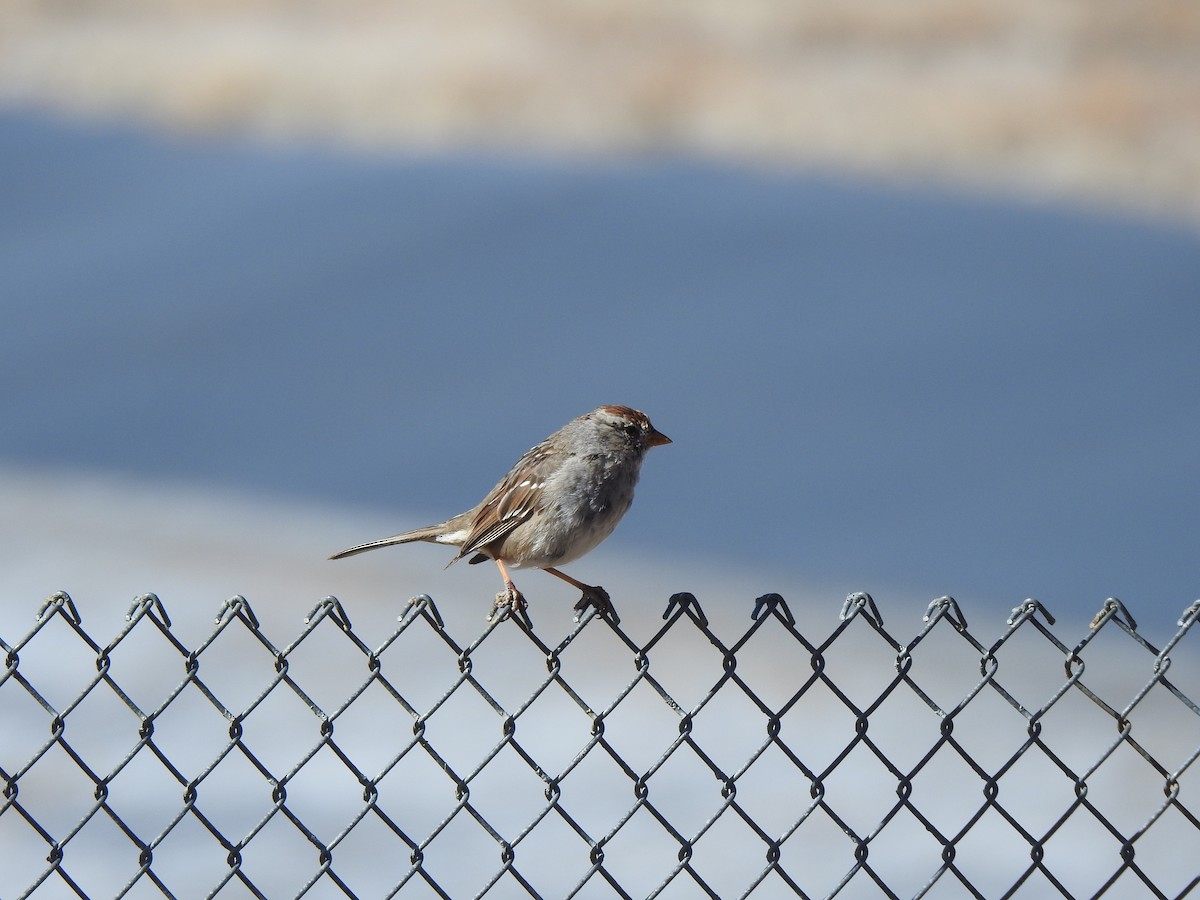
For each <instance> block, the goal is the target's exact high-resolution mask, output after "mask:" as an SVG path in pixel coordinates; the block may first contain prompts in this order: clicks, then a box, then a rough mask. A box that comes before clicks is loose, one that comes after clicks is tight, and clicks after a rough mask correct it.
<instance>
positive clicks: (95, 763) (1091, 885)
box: [0, 594, 1200, 900]
mask: <svg viewBox="0 0 1200 900" xmlns="http://www.w3.org/2000/svg"><path fill="white" fill-rule="evenodd" d="M1197 615H1200V601H1198V602H1197V604H1194V605H1193V606H1191V607H1190V608H1188V609H1187V610H1186V611H1185V612H1184V613H1183V616H1182V618H1181V619H1180V620H1179V622H1178V630H1177V631H1176V632H1175V633H1174V635H1173V636H1171V637H1170V639H1169V640H1168V641H1167V642H1166V644H1165V645H1164V646H1163V647H1162V648H1161V649H1160V648H1158V647H1155V646H1153V645H1152V644H1151V643H1150V642H1149V641H1148V640H1147V639H1146V638H1145V637H1144V636H1143V634H1142V633H1139V631H1138V628H1137V625H1136V623H1135V621H1134V619H1133V617H1132V616H1131V615H1130V613H1129V611H1128V610H1126V609H1125V608H1124V606H1122V604H1121V603H1120V602H1119V601H1117V600H1109V601H1108V602H1107V603H1106V604H1105V605H1104V607H1103V608H1102V609H1101V610H1100V612H1099V613H1098V614H1097V615H1096V617H1095V619H1094V620H1093V621H1092V622H1091V624H1090V627H1089V628H1087V629H1086V632H1085V633H1084V634H1083V635H1082V637H1079V638H1078V639H1074V640H1072V641H1068V642H1064V641H1063V640H1062V639H1060V638H1059V637H1057V636H1056V635H1055V633H1054V631H1053V627H1054V625H1055V621H1054V618H1053V617H1052V616H1051V615H1050V613H1049V612H1048V611H1047V610H1046V609H1045V608H1044V607H1043V606H1042V605H1041V604H1039V603H1037V602H1036V601H1032V600H1030V601H1026V602H1025V603H1024V604H1022V605H1021V606H1019V607H1017V608H1016V609H1015V610H1013V612H1012V615H1011V617H1010V618H1009V619H1008V621H1007V623H1006V625H1005V626H1004V627H1003V628H1001V629H999V631H1000V633H999V634H998V635H997V636H995V637H993V638H991V639H980V638H978V637H977V636H976V634H975V633H973V632H972V631H971V630H970V629H969V628H968V625H967V622H966V619H965V618H964V616H963V614H962V611H961V610H960V609H959V607H958V604H957V603H956V602H955V601H954V600H953V599H952V598H949V597H943V598H940V599H938V600H935V601H934V602H933V603H932V604H930V606H929V609H928V612H927V614H926V615H925V617H924V619H923V621H922V622H921V623H920V627H919V629H918V630H917V633H916V635H915V636H914V637H912V638H910V639H908V640H906V641H902V640H898V639H897V638H896V637H894V636H893V633H892V632H891V631H889V630H888V629H887V628H885V627H884V623H883V619H882V617H881V615H880V613H879V611H878V609H877V607H876V605H875V603H874V601H873V600H872V599H871V597H870V596H869V595H866V594H854V595H851V596H850V597H848V598H847V599H846V601H845V604H844V606H843V608H842V611H841V616H840V618H839V619H838V620H837V622H836V624H835V625H834V627H833V628H832V631H831V632H830V633H829V634H828V636H826V637H824V638H822V639H820V640H813V639H812V638H810V637H808V636H806V635H805V634H804V633H802V629H801V628H800V627H798V625H797V622H796V619H795V618H794V616H793V614H792V611H791V610H790V609H789V608H788V605H787V603H786V602H785V601H784V600H783V598H782V597H780V596H778V595H776V594H770V595H766V596H764V597H760V598H758V600H757V601H756V602H755V605H754V608H753V613H752V615H751V617H750V618H749V620H748V624H747V625H746V627H745V630H744V631H743V632H742V633H740V634H737V635H735V636H734V637H733V639H732V640H730V639H729V638H727V637H724V638H723V637H722V636H721V635H720V634H718V633H716V629H714V627H713V626H711V625H710V622H709V620H708V618H707V617H706V616H705V614H704V612H703V611H702V609H701V607H700V605H699V603H698V602H697V601H696V598H695V597H694V596H692V595H691V594H676V595H675V596H673V597H671V598H670V602H669V604H668V606H667V609H666V612H665V613H664V614H663V622H662V625H661V627H659V628H657V630H656V631H655V632H654V633H653V634H651V635H650V637H649V638H648V639H646V640H644V641H641V642H639V641H638V640H635V639H634V637H632V636H631V635H630V634H629V633H628V632H627V630H625V629H626V628H627V627H628V626H623V625H622V624H621V623H618V622H616V621H614V620H613V619H611V618H608V617H603V616H599V615H597V614H596V613H595V612H587V613H586V614H584V615H583V616H582V617H581V620H580V621H578V622H577V623H576V624H575V625H574V627H573V628H571V629H569V631H568V632H567V633H566V634H565V635H564V636H563V637H562V638H561V639H560V640H557V641H555V642H552V643H547V642H546V641H545V640H544V637H543V636H542V635H541V634H539V633H538V631H537V630H536V629H534V628H532V627H530V626H528V625H527V624H526V623H524V622H521V621H517V620H514V619H512V618H511V617H509V616H507V615H503V614H502V615H501V616H500V617H498V618H496V619H495V620H493V621H490V622H488V624H487V626H486V627H485V628H484V630H483V631H482V633H480V634H479V635H478V636H476V637H474V638H473V639H472V640H470V641H469V642H461V641H459V640H458V639H456V637H455V636H454V635H452V634H451V633H450V631H449V629H448V628H447V627H446V625H445V623H444V622H443V619H442V617H441V615H440V614H439V611H438V609H437V607H436V606H435V604H434V602H433V601H432V600H431V599H430V598H429V597H427V596H421V597H418V598H416V599H415V600H413V601H412V602H411V603H410V604H409V606H408V607H407V609H406V610H405V612H404V614H403V615H402V616H401V617H400V619H399V621H398V624H397V626H396V627H395V629H394V631H393V632H392V633H391V634H390V635H389V636H388V637H387V638H386V640H384V641H383V642H382V643H381V644H380V645H379V646H375V647H372V646H369V645H368V644H367V643H364V641H363V640H362V639H361V637H360V635H359V634H357V633H356V632H355V630H354V628H353V627H352V625H351V621H350V618H349V617H348V615H347V613H346V611H345V610H344V609H343V607H342V605H341V604H340V603H339V602H338V601H337V600H336V599H334V598H332V597H330V598H326V599H325V600H323V601H322V602H321V603H320V604H318V605H317V607H316V608H315V609H313V610H312V612H311V614H310V615H309V616H308V617H307V618H306V619H305V620H304V623H303V626H302V628H301V630H300V633H299V635H298V636H297V637H296V638H295V639H294V640H292V642H291V643H288V644H286V645H277V644H276V643H274V642H273V641H272V639H271V638H270V637H269V636H268V635H267V634H266V633H264V630H263V628H262V627H260V625H259V621H258V619H257V617H256V615H255V613H254V611H253V609H252V608H251V606H250V604H249V603H247V602H246V600H245V599H243V598H241V597H235V598H233V599H232V600H230V601H228V602H227V603H226V604H225V605H224V606H223V608H222V610H221V613H220V615H219V617H218V618H217V620H216V623H215V627H214V628H213V629H212V631H211V633H210V634H208V636H207V637H205V638H204V640H203V641H202V642H201V643H199V645H198V646H193V647H189V646H185V644H184V643H182V642H181V641H180V640H179V639H178V637H177V635H176V634H175V632H174V631H173V628H172V624H171V620H170V618H169V617H168V614H167V611H166V609H165V608H164V606H163V604H162V603H161V602H160V601H159V599H158V598H157V597H155V596H154V595H146V596H144V597H141V598H139V599H138V600H136V601H135V602H134V604H133V606H132V608H131V609H130V612H129V615H128V616H127V617H126V620H125V621H124V623H123V626H122V627H121V628H120V630H119V631H118V633H117V634H116V636H115V637H113V638H112V639H111V640H108V641H107V642H104V643H101V640H100V639H97V638H96V637H95V636H94V635H93V634H90V633H89V632H88V631H87V630H86V629H85V628H84V626H83V623H82V620H81V617H80V615H79V613H78V611H77V609H76V607H75V604H74V603H73V602H72V600H71V598H70V597H68V596H67V595H65V594H57V595H54V596H53V597H50V598H49V599H48V600H47V601H46V603H45V604H44V605H43V606H42V608H41V610H40V611H39V612H38V614H37V617H36V620H35V624H34V625H33V627H32V629H31V630H29V631H28V633H27V634H25V635H24V636H23V637H20V638H19V639H16V640H14V641H12V642H9V641H7V640H3V639H0V648H2V650H3V652H4V656H5V662H4V669H3V672H2V673H0V717H2V718H0V721H2V722H3V729H2V730H0V780H2V781H3V797H2V798H0V896H2V897H6V898H7V897H30V896H38V897H43V896H47V897H48V896H72V895H77V896H79V897H97V896H115V897H124V896H139V897H140V896H146V897H150V896H160V895H162V896H172V897H179V896H182V897H191V896H202V895H203V896H209V897H216V896H220V897H240V896H254V897H279V896H308V897H316V896H349V897H405V898H408V897H443V898H446V897H453V898H458V897H484V896H486V897H490V898H512V897H540V898H551V897H556V898H557V897H587V898H591V897H597V898H599V897H622V898H632V897H679V898H682V897H688V898H691V897H697V896H707V897H713V898H726V897H755V898H759V900H761V898H768V897H791V896H796V897H804V898H810V897H843V898H845V897H909V896H911V897H942V898H948V897H963V896H972V897H978V898H983V897H986V898H996V897H1018V896H1019V897H1047V896H1062V897H1091V896H1102V895H1106V896H1110V897H1122V898H1125V897H1143V896H1144V897H1183V896H1186V895H1189V894H1190V893H1192V892H1194V891H1195V888H1196V885H1197V883H1198V882H1200V820H1198V819H1197V810H1196V801H1195V797H1194V792H1193V793H1189V791H1188V787H1189V785H1194V784H1195V782H1196V776H1195V775H1194V773H1193V771H1192V770H1193V763H1194V762H1195V760H1196V758H1197V755H1198V754H1200V708H1198V707H1197V703H1196V698H1197V683H1196V675H1195V672H1196V666H1195V660H1194V658H1189V657H1188V656H1187V654H1185V653H1184V649H1185V648H1184V645H1183V641H1184V639H1185V638H1186V637H1187V636H1188V634H1189V632H1190V631H1191V629H1192V628H1193V626H1194V624H1195V622H1196V618H1197ZM10 624H11V623H10ZM739 627H740V626H739ZM1192 656H1193V657H1194V654H1192ZM1181 663H1182V665H1181ZM1189 801H1190V802H1189Z"/></svg>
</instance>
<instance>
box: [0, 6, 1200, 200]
mask: <svg viewBox="0 0 1200 900" xmlns="http://www.w3.org/2000/svg"><path fill="white" fill-rule="evenodd" d="M0 103H3V104H5V105H8V106H40V107H50V108H54V109H58V110H64V111H71V112H74V113H83V114H87V115H91V116H102V117H110V116H121V117H132V118H136V119H147V120H152V121H154V122H159V123H168V124H170V125H172V126H176V127H181V128H187V129H198V130H212V129H218V130H223V131H235V132H242V133H252V134H255V135H262V136H270V137H273V138H274V137H285V138H292V137H303V138H308V139H312V138H319V139H332V140H335V141H346V142H349V143H352V144H355V145H362V146H369V147H373V148H384V149H387V148H406V149H412V148H416V149H421V150H427V149H441V148H457V149H462V148H466V149H470V150H480V149H482V150H487V151H497V150H500V151H505V152H520V153H526V152H541V153H563V152H571V153H581V152H582V153H584V154H590V155H597V156H604V155H608V154H628V153H644V152H653V153H686V154H697V155H700V156H705V157H709V158H718V159H726V160H731V161H734V162H753V163H759V164H768V165H773V166H782V167H810V168H811V167H818V168H828V169H832V170H835V171H843V172H850V173H855V174H870V175H873V176H882V177H886V178H889V179H890V178H903V179H915V180H925V181H934V182H942V183H949V184H951V185H954V186H957V187H964V188H968V189H978V190H982V191H986V192H992V193H996V192H1004V193H1013V192H1015V193H1018V194H1021V195H1025V196H1030V197H1048V198H1052V199H1055V200H1067V201H1070V202H1075V203H1083V204H1085V205H1091V206H1097V207H1107V208H1115V209H1121V210H1126V211H1131V212H1136V213H1139V214H1148V215H1153V216H1164V217H1168V218H1173V219H1176V220H1183V221H1190V222H1192V223H1196V222H1200V4H1197V3H1194V2H1180V0H1143V2H1139V3H1129V2H1127V0H1009V2H1006V3H993V2H985V0H884V2H880V0H808V2H803V3H781V2H772V0H739V2H737V3H719V2H697V0H659V2H656V3H653V4H647V3H642V2H635V0H579V2H574V3H570V4H559V3H550V2H545V0H486V2H484V0H437V2H409V3H390V2H383V0H306V2H296V0H237V2H232V0H103V2H98V0H76V2H70V3H67V2H61V0H6V2H5V3H3V4H0Z"/></svg>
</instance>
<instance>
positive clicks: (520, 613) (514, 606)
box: [488, 559, 533, 628]
mask: <svg viewBox="0 0 1200 900" xmlns="http://www.w3.org/2000/svg"><path fill="white" fill-rule="evenodd" d="M496 565H497V566H499V568H500V577H501V578H503V579H504V590H502V591H500V592H499V593H498V594H496V602H495V603H493V604H492V611H491V612H490V613H488V621H489V622H490V621H491V620H492V619H494V618H495V617H496V615H497V614H498V613H501V612H502V611H504V610H508V611H509V612H510V613H512V615H514V616H515V617H517V618H518V619H520V620H521V622H522V623H524V625H525V627H526V628H532V627H533V620H532V619H530V618H529V613H528V611H527V610H528V608H529V604H528V603H526V602H525V595H524V594H522V593H521V592H520V591H518V590H517V586H516V585H515V584H513V580H512V579H511V578H510V577H509V575H508V569H506V568H504V563H503V562H502V561H501V560H499V559H498V560H496Z"/></svg>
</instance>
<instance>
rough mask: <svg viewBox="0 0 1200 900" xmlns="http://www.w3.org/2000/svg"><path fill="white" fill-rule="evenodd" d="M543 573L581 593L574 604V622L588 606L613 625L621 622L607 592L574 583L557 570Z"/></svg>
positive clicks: (579, 582)
mask: <svg viewBox="0 0 1200 900" xmlns="http://www.w3.org/2000/svg"><path fill="white" fill-rule="evenodd" d="M544 571H546V572H549V573H550V574H551V575H553V576H554V577H555V578H561V579H562V580H563V581H565V582H566V583H567V584H570V585H573V586H575V587H577V588H579V590H581V591H582V592H583V596H582V597H581V598H580V599H579V602H578V603H576V604H575V612H576V613H578V615H576V616H575V620H576V621H578V620H579V616H582V615H583V611H584V610H585V609H587V608H588V607H589V606H594V607H595V608H596V612H598V613H600V615H602V616H608V617H611V618H612V621H613V624H614V625H615V624H617V623H618V622H620V621H621V619H620V617H619V616H618V615H617V611H616V610H615V609H614V608H613V605H612V600H610V599H609V597H608V591H606V590H605V589H604V588H602V587H600V585H598V584H596V585H592V584H584V583H583V582H582V581H576V580H575V579H574V578H572V577H571V576H570V575H568V574H567V573H566V572H560V571H559V570H558V569H554V568H546V569H545V570H544Z"/></svg>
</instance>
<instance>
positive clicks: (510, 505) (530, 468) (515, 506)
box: [455, 442, 554, 559]
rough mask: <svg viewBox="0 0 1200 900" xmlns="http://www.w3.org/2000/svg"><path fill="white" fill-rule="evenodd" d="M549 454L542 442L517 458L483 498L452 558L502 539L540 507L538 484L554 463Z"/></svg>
mask: <svg viewBox="0 0 1200 900" xmlns="http://www.w3.org/2000/svg"><path fill="white" fill-rule="evenodd" d="M553 456H554V454H553V452H552V451H551V450H550V448H549V447H548V446H547V445H546V443H545V442H542V443H541V444H538V445H537V446H536V447H534V448H533V449H532V450H529V451H528V452H527V453H526V454H525V455H524V456H522V457H521V458H520V459H519V460H518V461H517V464H516V465H515V466H513V467H512V470H511V471H510V472H509V473H508V474H507V475H505V476H504V479H503V480H502V481H501V482H500V483H499V484H497V485H496V486H495V487H494V488H492V490H491V493H489V494H488V495H487V496H486V497H485V498H484V499H483V503H482V504H480V508H479V512H478V513H476V515H475V521H474V522H472V523H471V530H470V532H469V533H468V534H467V537H466V540H464V541H463V544H462V548H461V549H460V550H459V553H458V556H457V557H455V558H456V559H458V558H461V557H464V556H466V555H467V554H469V553H475V552H477V551H479V550H482V549H484V548H485V547H487V546H488V545H489V544H492V543H495V542H496V541H498V540H500V539H502V538H503V537H504V536H505V535H507V534H508V533H509V532H510V531H512V530H513V529H514V528H516V527H517V526H518V525H520V524H521V523H522V522H526V521H528V520H529V518H530V517H531V516H532V515H533V514H534V513H536V512H537V511H538V510H540V509H541V508H542V499H541V498H542V485H543V484H544V483H545V481H546V476H547V475H548V474H549V470H550V469H552V468H553V466H554V462H553Z"/></svg>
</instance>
